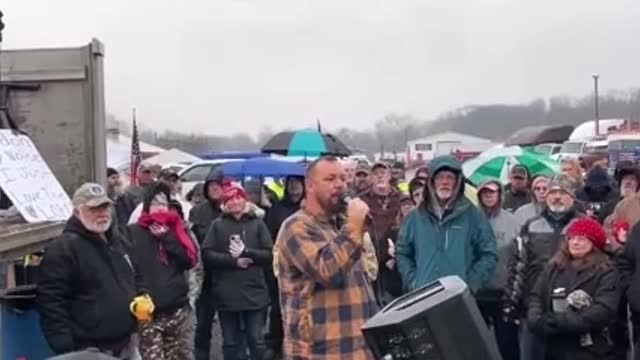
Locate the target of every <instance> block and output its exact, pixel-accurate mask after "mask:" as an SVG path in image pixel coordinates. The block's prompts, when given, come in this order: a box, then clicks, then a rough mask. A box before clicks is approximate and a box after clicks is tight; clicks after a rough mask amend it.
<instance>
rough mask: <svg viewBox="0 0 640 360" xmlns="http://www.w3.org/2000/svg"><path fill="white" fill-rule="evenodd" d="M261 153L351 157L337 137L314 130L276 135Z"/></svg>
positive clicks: (285, 132)
mask: <svg viewBox="0 0 640 360" xmlns="http://www.w3.org/2000/svg"><path fill="white" fill-rule="evenodd" d="M262 152H264V153H271V154H280V155H288V156H321V155H336V156H349V155H351V150H349V148H348V147H347V146H345V145H344V144H343V143H342V141H340V140H339V139H338V138H337V137H335V136H333V135H331V134H327V133H323V132H320V131H316V130H298V131H284V132H281V133H278V134H276V135H274V136H273V137H272V138H271V139H269V141H267V143H266V144H265V145H264V146H263V147H262Z"/></svg>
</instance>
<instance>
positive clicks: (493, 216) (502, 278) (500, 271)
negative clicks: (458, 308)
mask: <svg viewBox="0 0 640 360" xmlns="http://www.w3.org/2000/svg"><path fill="white" fill-rule="evenodd" d="M489 183H495V184H496V185H497V186H498V189H501V186H500V182H498V181H495V180H488V181H486V182H484V183H483V184H481V185H480V187H479V189H482V188H483V187H484V186H485V185H487V184H489ZM499 191H500V193H499V195H498V196H499V198H501V197H502V191H501V190H499ZM478 204H480V208H481V209H482V210H484V212H485V214H486V215H487V218H488V219H489V224H491V228H492V229H493V233H494V234H495V236H496V241H497V248H498V264H497V266H496V271H495V274H494V275H493V278H492V280H491V282H490V283H489V285H488V286H486V287H485V288H483V290H482V291H481V292H480V293H479V294H478V297H484V296H487V297H490V298H491V299H493V300H499V299H500V298H501V296H502V292H503V291H504V288H505V286H506V285H507V279H508V277H509V269H508V265H509V259H510V258H511V254H512V253H513V248H514V246H515V245H514V244H515V240H516V238H517V237H518V233H519V232H520V225H519V223H518V220H517V219H516V217H515V215H513V214H512V213H510V212H508V211H506V210H504V209H502V207H501V206H502V204H500V203H499V204H498V207H497V209H487V208H485V207H484V205H483V204H482V201H481V199H480V192H479V193H478Z"/></svg>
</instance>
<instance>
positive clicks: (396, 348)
mask: <svg viewBox="0 0 640 360" xmlns="http://www.w3.org/2000/svg"><path fill="white" fill-rule="evenodd" d="M362 333H363V335H364V337H365V340H366V341H367V344H368V345H369V348H370V349H371V351H372V353H373V354H374V356H375V358H376V359H378V360H502V357H501V356H500V353H499V351H498V347H497V345H496V342H495V340H494V338H493V335H492V334H491V333H490V332H489V328H488V327H487V325H486V323H485V321H484V319H483V318H482V315H481V314H480V310H478V305H477V304H476V300H475V299H474V298H473V295H471V292H470V291H469V289H468V288H467V285H466V284H465V283H464V281H462V279H460V278H459V277H457V276H447V277H443V278H440V279H438V280H437V281H434V282H432V283H430V284H428V285H425V286H423V287H421V288H419V289H417V290H415V291H413V292H411V293H408V294H406V295H404V296H402V297H399V298H397V299H396V300H394V301H393V302H391V303H390V304H389V305H387V306H386V307H385V308H384V309H382V310H381V311H380V312H379V313H377V314H376V315H375V316H373V317H372V318H371V319H369V321H367V323H366V324H365V325H364V326H363V327H362Z"/></svg>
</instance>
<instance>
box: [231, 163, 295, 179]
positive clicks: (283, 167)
mask: <svg viewBox="0 0 640 360" xmlns="http://www.w3.org/2000/svg"><path fill="white" fill-rule="evenodd" d="M219 169H220V170H222V173H223V174H224V175H225V176H229V177H235V178H239V177H247V176H251V177H263V176H264V177H269V176H271V177H281V176H304V175H305V173H306V169H305V168H304V166H302V165H301V164H298V163H296V162H291V161H284V160H277V159H270V158H254V159H248V160H244V161H229V162H225V163H223V164H221V165H220V167H219Z"/></svg>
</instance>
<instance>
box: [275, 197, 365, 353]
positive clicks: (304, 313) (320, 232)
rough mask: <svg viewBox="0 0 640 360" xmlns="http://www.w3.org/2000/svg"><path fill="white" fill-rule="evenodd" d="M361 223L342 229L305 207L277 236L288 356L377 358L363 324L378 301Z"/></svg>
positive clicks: (293, 216)
mask: <svg viewBox="0 0 640 360" xmlns="http://www.w3.org/2000/svg"><path fill="white" fill-rule="evenodd" d="M362 238H363V234H362V229H361V228H357V227H356V226H352V225H351V224H346V225H345V227H343V229H342V230H341V231H339V232H338V231H337V230H336V228H335V226H334V225H333V224H332V223H330V222H327V221H321V220H320V219H318V218H316V217H314V216H313V215H311V214H310V213H308V212H307V211H306V210H304V209H302V210H300V211H298V212H297V213H295V214H294V215H292V216H291V217H290V218H289V219H287V220H286V221H285V222H284V224H283V225H282V228H281V230H280V233H279V234H278V238H277V240H276V247H277V248H278V249H277V250H276V251H277V254H278V257H279V259H278V280H279V286H280V305H281V309H282V318H283V325H284V334H285V336H284V348H283V354H284V359H290V360H293V359H296V360H302V359H305V360H306V359H313V360H320V359H327V360H333V359H335V360H338V359H340V360H356V359H357V360H367V359H372V355H371V353H370V352H369V350H368V348H367V345H366V343H365V341H364V337H363V336H362V333H361V331H360V328H361V327H362V325H364V323H365V322H366V321H367V320H368V319H369V318H370V317H371V316H373V315H374V314H375V312H376V311H377V306H376V303H375V300H374V297H373V293H372V291H371V288H370V286H369V281H368V279H367V275H366V273H365V269H364V266H363V262H362V260H361V255H362V252H363V250H362V241H363V240H362Z"/></svg>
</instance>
